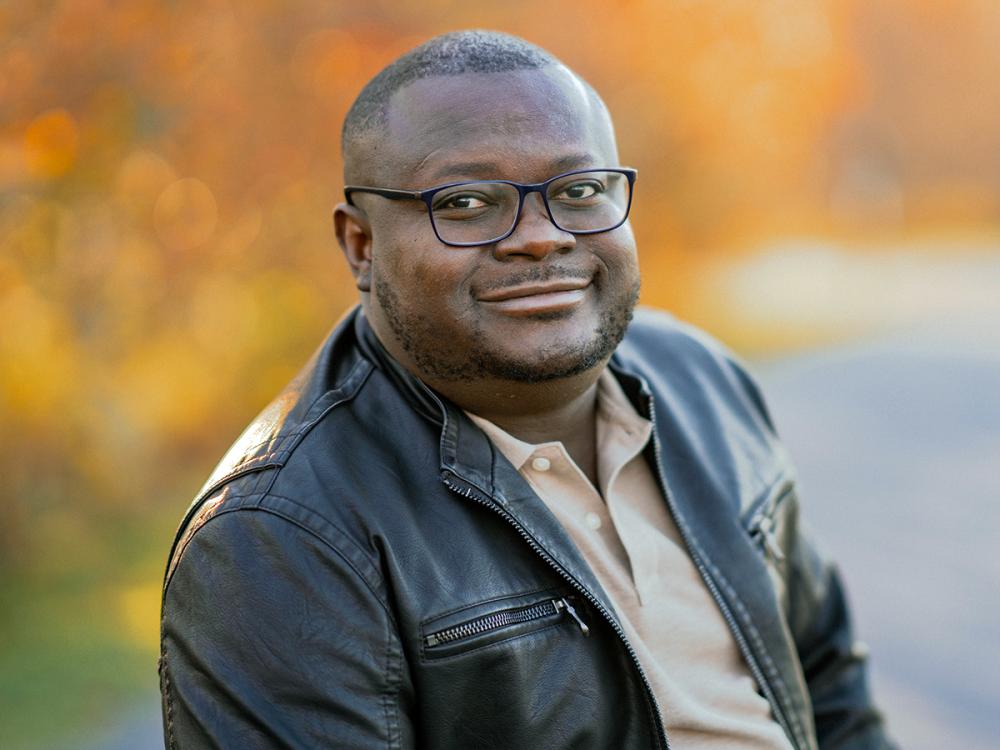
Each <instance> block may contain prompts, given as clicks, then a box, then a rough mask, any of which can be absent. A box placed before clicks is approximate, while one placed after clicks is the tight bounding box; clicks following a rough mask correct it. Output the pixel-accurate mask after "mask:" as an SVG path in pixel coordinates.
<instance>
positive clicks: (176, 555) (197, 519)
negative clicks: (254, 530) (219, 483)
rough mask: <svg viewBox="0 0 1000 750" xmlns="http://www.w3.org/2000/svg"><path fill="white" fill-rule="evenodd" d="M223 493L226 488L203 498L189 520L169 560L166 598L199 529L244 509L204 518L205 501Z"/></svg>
mask: <svg viewBox="0 0 1000 750" xmlns="http://www.w3.org/2000/svg"><path fill="white" fill-rule="evenodd" d="M223 491H224V488H223V487H219V488H218V489H217V490H216V492H213V493H211V494H208V495H206V496H205V497H204V498H202V500H201V504H200V507H199V508H198V509H197V510H196V511H195V512H194V513H193V514H192V516H191V518H189V519H188V522H187V525H186V526H185V527H184V530H183V532H182V533H181V537H180V539H178V540H177V545H176V547H175V548H174V551H173V554H172V555H171V556H170V559H169V560H167V575H166V577H165V579H164V581H163V597H164V598H165V597H166V595H167V588H168V587H169V586H170V581H171V580H173V577H174V571H175V570H176V569H177V565H178V564H179V563H180V561H181V557H183V556H184V550H186V549H187V547H188V545H189V544H190V543H191V539H192V538H193V537H194V535H195V534H196V533H197V532H198V529H200V528H201V527H202V526H204V525H205V524H206V523H208V522H209V521H211V520H212V519H213V518H215V516H217V515H219V513H228V512H229V511H233V510H239V509H240V508H243V507H244V506H243V505H239V506H237V507H236V508H230V507H227V508H223V509H222V510H219V511H217V512H215V513H212V514H211V515H207V516H202V515H201V514H202V513H204V512H205V510H206V509H205V501H206V500H208V499H210V498H211V497H212V496H213V495H215V494H218V493H219V492H223ZM254 494H256V493H254V492H245V493H243V494H242V495H230V496H229V497H226V498H223V500H222V502H223V503H226V504H231V503H234V502H236V501H237V500H243V499H245V498H248V497H253V496H254ZM210 510H216V508H215V507H213V508H211V509H210Z"/></svg>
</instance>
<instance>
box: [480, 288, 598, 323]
mask: <svg viewBox="0 0 1000 750" xmlns="http://www.w3.org/2000/svg"><path fill="white" fill-rule="evenodd" d="M589 286H590V279H563V280H559V279H553V280H551V281H543V282H532V283H528V284H517V285H515V286H509V287H503V288H501V289H491V290H489V291H487V292H484V293H483V294H480V295H479V301H480V302H485V303H487V304H488V305H489V307H490V308H492V309H494V310H496V311H497V312H502V313H505V314H507V315H536V314H539V313H547V312H556V311H559V310H565V309H568V308H571V307H574V306H575V305H578V304H580V302H582V301H583V298H584V297H585V296H586V294H587V288H588V287H589Z"/></svg>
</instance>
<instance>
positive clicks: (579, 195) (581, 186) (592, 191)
mask: <svg viewBox="0 0 1000 750" xmlns="http://www.w3.org/2000/svg"><path fill="white" fill-rule="evenodd" d="M603 192H604V186H603V185H602V184H601V183H599V182H595V181H594V180H587V181H586V182H574V183H572V184H571V185H566V186H565V187H564V188H562V189H561V190H560V191H559V194H558V195H556V198H559V199H562V200H572V201H580V200H586V199H587V198H593V197H595V196H597V195H600V194H601V193H603Z"/></svg>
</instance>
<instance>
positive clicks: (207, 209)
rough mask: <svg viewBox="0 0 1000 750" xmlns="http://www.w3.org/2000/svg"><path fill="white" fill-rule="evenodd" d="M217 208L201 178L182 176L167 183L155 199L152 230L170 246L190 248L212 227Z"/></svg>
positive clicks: (212, 228)
mask: <svg viewBox="0 0 1000 750" xmlns="http://www.w3.org/2000/svg"><path fill="white" fill-rule="evenodd" d="M218 218H219V209H218V205H217V204H216V201H215V195H213V194H212V191H211V190H210V189H209V187H208V185H206V184H205V183H204V182H202V181H201V180H199V179H197V178H194V177H185V178H183V179H180V180H175V181H174V182H172V183H170V184H169V185H168V186H167V187H166V188H164V189H163V192H161V193H160V197H159V198H157V200H156V206H155V207H154V209H153V224H154V226H155V227H156V234H157V236H158V237H159V238H160V240H161V241H162V242H163V244H164V245H166V246H167V247H168V248H170V249H171V250H179V251H184V250H192V249H194V248H196V247H198V246H200V245H203V244H204V243H205V242H206V241H207V240H208V239H209V238H210V237H211V236H212V233H213V232H214V231H215V225H216V223H217V222H218Z"/></svg>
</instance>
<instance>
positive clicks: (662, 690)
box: [469, 369, 791, 750]
mask: <svg viewBox="0 0 1000 750" xmlns="http://www.w3.org/2000/svg"><path fill="white" fill-rule="evenodd" d="M469 417H470V418H471V419H472V420H473V421H474V422H475V423H476V424H477V425H478V426H479V427H480V428H481V429H482V430H483V431H484V432H485V433H486V435H487V436H488V437H489V438H490V440H491V441H492V442H493V444H494V445H495V446H496V447H497V449H498V450H499V451H500V452H501V453H503V454H504V456H506V457H507V459H508V460H509V461H510V462H511V463H512V464H513V465H514V467H515V468H516V469H517V470H518V471H519V472H520V473H521V475H522V476H523V477H524V478H525V479H526V480H527V481H528V483H529V484H530V485H531V486H532V488H533V489H534V490H535V492H536V493H537V494H538V496H539V497H540V498H541V499H542V501H543V502H544V503H545V504H546V505H547V506H548V508H549V510H551V511H552V513H553V514H554V515H555V516H556V518H557V519H559V522H560V523H562V525H563V527H564V528H565V529H566V531H567V532H568V533H569V535H570V537H571V538H572V540H573V542H574V543H575V544H576V546H577V548H578V549H579V550H580V552H581V553H582V554H583V557H584V559H585V560H586V561H587V563H588V564H589V565H590V567H591V569H592V570H593V571H594V574H595V575H596V577H597V580H598V581H599V582H600V584H601V585H602V586H603V587H604V590H605V591H606V592H607V594H608V596H609V597H610V598H611V601H612V604H614V607H615V611H616V612H617V613H618V617H619V619H620V620H621V624H622V627H623V628H624V629H625V633H626V635H627V636H628V639H629V641H630V642H631V643H632V645H633V647H634V648H635V651H636V653H637V654H638V657H639V662H640V663H641V664H642V667H643V669H644V670H645V672H646V676H647V677H648V678H649V681H650V684H651V685H652V688H653V693H654V694H655V695H656V699H657V702H658V703H659V705H660V709H661V711H662V713H663V720H664V722H665V724H666V727H667V733H668V735H669V737H670V744H671V746H672V747H677V748H680V749H681V750H687V748H692V749H697V750H723V749H725V750H731V749H732V748H735V747H738V748H741V749H742V748H746V749H750V750H757V749H760V750H763V749H764V748H767V750H776V749H777V748H780V749H781V750H790V747H791V746H790V745H789V743H788V739H787V738H786V737H785V734H784V732H783V731H782V729H781V727H780V726H779V725H778V724H777V723H776V722H775V721H774V720H773V719H772V718H771V713H770V706H769V705H768V703H767V701H766V700H765V699H764V698H763V697H762V696H761V695H760V694H758V693H757V691H756V689H755V686H754V681H753V678H752V677H751V675H750V672H749V670H748V668H747V666H746V663H745V662H744V661H743V658H742V656H741V655H740V652H739V650H738V648H737V646H736V642H735V640H734V639H733V636H732V633H730V631H729V628H728V626H727V625H726V621H725V620H724V619H723V617H722V613H721V612H720V611H719V609H718V607H717V606H716V604H715V602H714V601H713V600H712V597H711V594H710V593H709V591H708V589H707V588H706V587H705V584H704V582H703V581H702V579H701V577H700V576H699V574H698V571H697V570H696V569H695V567H694V564H693V563H692V561H691V558H690V556H689V555H688V553H687V550H686V548H685V546H684V543H683V541H682V540H681V538H680V535H679V533H678V531H677V527H676V525H675V524H674V522H673V519H672V518H671V516H670V513H669V511H668V510H667V507H666V504H665V503H664V501H663V496H662V494H661V493H660V489H659V486H658V485H657V482H656V479H655V477H654V476H653V473H652V471H651V470H650V467H649V465H648V464H647V462H646V460H645V459H644V457H643V455H642V452H643V449H644V447H645V446H646V443H647V442H648V441H649V438H650V435H651V434H652V425H651V424H650V422H649V420H647V419H644V418H643V417H642V416H640V415H639V414H638V413H636V411H635V409H634V408H633V407H632V404H631V403H630V402H629V401H628V398H627V397H626V396H625V394H624V392H623V391H622V389H621V386H620V385H619V384H618V381H617V380H616V379H615V377H614V375H612V374H611V372H610V371H609V370H607V369H605V371H604V373H603V374H602V375H601V379H600V381H599V382H598V402H597V453H598V466H597V474H598V485H599V488H600V492H598V489H597V488H595V487H594V485H592V484H591V483H590V480H588V479H587V477H586V475H585V474H584V473H583V472H582V471H581V470H580V468H579V467H578V466H577V465H576V463H575V462H574V461H573V459H572V458H570V456H569V454H568V453H567V452H566V449H565V448H564V447H563V444H562V443H561V442H552V443H541V444H538V445H531V444H529V443H525V442H524V441H522V440H518V439H517V438H515V437H513V436H512V435H510V434H508V433H507V432H505V431H504V430H502V429H501V428H500V427H497V426H496V425H495V424H493V423H492V422H489V421H487V420H485V419H483V418H481V417H478V416H476V415H474V414H469Z"/></svg>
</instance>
